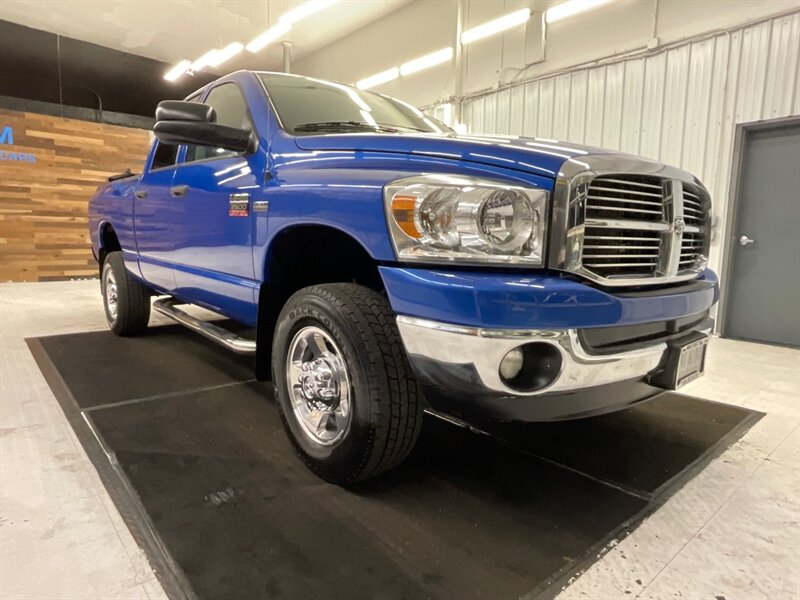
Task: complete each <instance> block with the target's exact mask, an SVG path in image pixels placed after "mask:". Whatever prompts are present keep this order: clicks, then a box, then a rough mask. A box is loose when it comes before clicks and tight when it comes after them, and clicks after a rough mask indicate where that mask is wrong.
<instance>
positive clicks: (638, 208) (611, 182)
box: [586, 175, 664, 222]
mask: <svg viewBox="0 0 800 600" xmlns="http://www.w3.org/2000/svg"><path fill="white" fill-rule="evenodd" d="M586 218H587V219H592V218H598V219H609V218H611V219H635V220H637V221H651V222H658V221H662V220H663V219H664V190H663V189H662V187H661V180H660V179H659V178H657V177H647V176H637V175H615V176H612V177H596V178H595V179H594V180H592V182H591V183H590V184H589V189H588V191H587V194H586Z"/></svg>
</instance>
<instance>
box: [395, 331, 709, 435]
mask: <svg viewBox="0 0 800 600" xmlns="http://www.w3.org/2000/svg"><path fill="white" fill-rule="evenodd" d="M397 325H398V329H399V330H400V336H401V338H402V340H403V344H404V346H405V348H406V352H407V354H408V357H409V360H410V362H411V365H412V367H413V369H414V372H415V374H416V376H417V378H418V379H419V380H420V382H421V383H422V384H423V386H425V387H426V390H428V396H429V400H431V401H432V404H433V405H434V408H438V409H440V410H443V411H445V412H448V413H451V414H457V415H460V416H466V417H468V418H470V417H474V415H476V414H477V415H478V416H479V417H488V418H499V419H502V420H524V421H547V420H561V419H570V418H576V417H584V416H591V415H595V414H601V413H603V412H609V411H612V410H617V409H619V408H624V407H626V406H629V405H630V404H633V403H635V402H638V401H641V400H645V399H648V398H651V397H653V396H655V395H657V394H658V393H660V392H662V391H663V390H662V389H661V388H658V387H656V386H654V385H652V384H651V383H650V379H651V376H653V375H656V374H657V373H658V372H659V371H660V370H661V369H662V368H663V366H664V364H665V361H666V357H667V350H668V349H667V344H666V342H657V343H653V344H652V345H648V346H645V347H639V348H637V349H634V350H630V351H625V352H617V353H604V354H591V353H589V351H587V349H585V348H584V347H583V345H582V343H581V338H580V335H579V332H578V330H576V329H566V330H509V329H485V328H478V327H465V326H458V325H450V324H447V323H441V322H436V321H429V320H424V319H419V318H414V317H408V316H399V317H397ZM694 330H695V331H703V332H704V333H709V332H710V331H711V326H710V323H709V322H708V321H706V322H704V323H703V324H702V325H700V326H698V327H696V328H694ZM684 333H688V331H687V332H684ZM532 343H535V344H547V345H549V346H551V347H552V348H554V349H555V350H557V352H558V355H559V356H560V364H559V366H558V368H557V370H556V371H554V372H553V373H552V374H551V376H552V381H551V382H549V383H548V384H547V385H545V386H544V387H541V388H538V389H535V390H533V391H526V390H520V389H516V388H514V387H511V386H510V385H509V384H508V383H507V382H506V381H505V380H504V379H503V377H502V376H501V374H500V368H499V367H500V363H501V361H502V360H503V358H504V357H505V356H506V355H507V353H508V352H509V351H511V350H513V349H515V348H519V347H521V346H524V345H525V344H532ZM538 347H540V348H541V346H538Z"/></svg>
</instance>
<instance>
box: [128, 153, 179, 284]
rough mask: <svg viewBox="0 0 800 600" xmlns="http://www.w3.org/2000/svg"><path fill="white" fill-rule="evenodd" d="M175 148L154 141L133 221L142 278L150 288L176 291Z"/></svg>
mask: <svg viewBox="0 0 800 600" xmlns="http://www.w3.org/2000/svg"><path fill="white" fill-rule="evenodd" d="M177 154H178V146H173V145H171V144H162V143H161V142H158V141H157V142H156V144H155V147H154V148H153V150H152V151H151V152H150V158H149V160H148V164H147V168H146V169H145V172H144V175H142V178H141V180H140V181H139V185H138V186H137V187H136V188H135V189H134V195H135V199H134V204H133V222H134V228H135V231H136V245H137V248H138V251H139V268H140V269H141V272H142V277H144V279H145V281H147V283H149V284H150V285H152V286H153V287H156V288H159V289H160V290H161V291H166V292H171V291H173V290H174V289H175V277H174V275H173V272H172V264H171V261H172V251H173V250H174V245H173V240H172V231H171V229H172V227H171V225H172V224H171V221H172V218H171V214H170V213H171V210H172V198H171V197H170V186H171V185H172V178H173V177H174V176H175V169H176V158H177Z"/></svg>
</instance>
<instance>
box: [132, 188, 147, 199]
mask: <svg viewBox="0 0 800 600" xmlns="http://www.w3.org/2000/svg"><path fill="white" fill-rule="evenodd" d="M133 195H134V196H136V197H137V198H138V199H139V200H142V199H143V198H147V190H136V191H135V192H133Z"/></svg>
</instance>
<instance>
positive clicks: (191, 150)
mask: <svg viewBox="0 0 800 600" xmlns="http://www.w3.org/2000/svg"><path fill="white" fill-rule="evenodd" d="M205 104H208V105H210V106H213V107H214V110H216V111H217V123H219V124H220V125H227V126H228V127H238V128H242V129H253V124H252V121H251V120H250V115H249V114H248V112H247V102H246V101H245V99H244V96H243V95H242V91H241V90H240V89H239V86H238V85H236V84H235V83H223V84H222V85H219V86H217V87H215V88H214V89H212V90H211V91H210V92H209V94H208V97H207V98H206V100H205ZM233 154H236V153H235V152H231V151H230V150H223V149H222V148H212V147H211V146H189V147H188V148H187V149H186V162H190V161H193V160H203V159H204V158H212V157H221V156H231V155H233Z"/></svg>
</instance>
